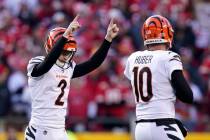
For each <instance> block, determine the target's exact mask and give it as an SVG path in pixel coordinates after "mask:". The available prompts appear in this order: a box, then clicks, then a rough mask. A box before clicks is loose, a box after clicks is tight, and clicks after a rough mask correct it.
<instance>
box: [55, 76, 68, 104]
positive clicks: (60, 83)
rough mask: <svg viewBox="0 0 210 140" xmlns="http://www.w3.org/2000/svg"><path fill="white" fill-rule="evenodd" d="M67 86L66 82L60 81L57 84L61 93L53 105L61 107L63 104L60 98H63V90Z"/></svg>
mask: <svg viewBox="0 0 210 140" xmlns="http://www.w3.org/2000/svg"><path fill="white" fill-rule="evenodd" d="M66 86H67V82H66V80H64V79H62V80H61V81H60V82H59V84H58V87H60V88H61V93H60V94H59V96H58V97H57V99H56V101H55V105H59V106H63V104H64V102H63V101H61V98H62V97H63V95H64V93H65V92H64V89H65V88H66Z"/></svg>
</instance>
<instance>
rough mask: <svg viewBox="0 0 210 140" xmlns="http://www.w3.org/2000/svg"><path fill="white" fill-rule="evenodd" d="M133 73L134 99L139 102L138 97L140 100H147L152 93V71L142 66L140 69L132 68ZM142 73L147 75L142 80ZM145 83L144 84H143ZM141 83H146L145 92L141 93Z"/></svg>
mask: <svg viewBox="0 0 210 140" xmlns="http://www.w3.org/2000/svg"><path fill="white" fill-rule="evenodd" d="M133 73H134V84H133V85H134V91H135V95H136V101H137V102H139V98H140V97H141V100H142V101H144V102H148V101H149V100H150V99H151V98H152V96H153V94H152V72H151V70H150V69H149V68H148V67H144V68H142V69H140V71H139V67H134V68H133ZM144 73H145V74H146V76H147V78H146V79H147V80H146V81H145V80H144V77H143V75H144ZM145 83H146V84H145ZM143 85H147V94H145V95H144V94H143Z"/></svg>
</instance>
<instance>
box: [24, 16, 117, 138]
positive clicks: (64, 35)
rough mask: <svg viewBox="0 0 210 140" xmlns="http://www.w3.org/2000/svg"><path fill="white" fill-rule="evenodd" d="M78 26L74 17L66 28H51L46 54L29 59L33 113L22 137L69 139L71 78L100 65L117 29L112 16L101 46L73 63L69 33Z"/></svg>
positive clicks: (75, 47) (74, 48) (29, 81)
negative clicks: (68, 108) (92, 53)
mask: <svg viewBox="0 0 210 140" xmlns="http://www.w3.org/2000/svg"><path fill="white" fill-rule="evenodd" d="M79 27H80V24H79V22H78V16H76V17H75V18H74V20H73V21H72V22H71V23H70V25H69V26H68V28H67V29H66V28H61V27H57V28H55V29H53V30H51V31H50V32H49V35H48V38H47V41H46V43H45V45H44V47H45V49H46V52H47V56H46V57H45V56H37V57H34V58H32V59H31V60H30V61H29V64H28V67H27V71H28V73H27V75H28V85H29V88H30V92H31V97H32V113H31V120H30V122H29V125H28V127H27V128H26V131H25V140H67V139H68V137H67V134H66V131H65V116H66V111H67V97H68V93H69V89H70V81H71V79H72V78H76V77H80V76H83V75H85V74H87V73H89V72H91V71H93V70H94V69H96V68H97V67H99V66H100V65H101V63H102V62H103V61H104V59H105V57H106V55H107V53H108V50H109V48H110V45H111V42H112V39H113V38H114V37H116V36H117V34H118V31H119V28H118V27H117V25H116V24H115V23H114V22H113V19H112V20H111V21H110V24H109V26H108V29H107V34H106V36H105V39H104V41H103V43H102V45H101V47H100V48H99V49H98V50H97V51H96V52H95V54H94V55H93V56H92V57H91V58H90V59H89V60H87V61H86V62H83V63H81V64H76V63H75V62H74V61H73V59H72V58H73V56H74V54H75V52H76V49H77V45H76V41H75V39H74V37H73V35H72V32H74V31H75V30H77V29H78V28H79Z"/></svg>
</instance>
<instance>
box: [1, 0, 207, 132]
mask: <svg viewBox="0 0 210 140" xmlns="http://www.w3.org/2000/svg"><path fill="white" fill-rule="evenodd" d="M76 13H80V16H81V17H80V19H79V22H80V23H81V25H82V27H81V29H80V30H79V31H78V32H77V33H76V34H75V38H76V40H77V44H78V51H77V53H76V56H75V61H76V62H77V63H80V62H83V61H84V60H86V59H87V58H88V57H89V56H90V54H92V53H93V52H94V51H95V50H96V49H97V47H99V46H100V43H101V42H102V41H103V39H104V36H105V33H106V28H107V24H108V22H109V20H110V17H115V21H116V22H117V24H118V25H119V27H120V34H119V36H118V37H117V38H116V39H115V40H114V42H113V44H112V48H111V50H110V51H109V55H108V57H107V59H106V61H105V62H104V63H103V65H102V66H101V67H100V68H99V69H97V70H95V71H93V72H92V73H90V74H89V75H88V76H84V77H81V78H79V79H74V80H72V83H71V89H70V94H69V108H68V115H69V116H70V117H69V118H68V117H67V123H66V124H67V128H71V129H72V130H75V131H86V130H88V131H103V130H116V129H118V130H119V129H120V130H123V131H124V130H125V131H129V130H130V125H129V124H130V122H132V121H134V117H133V116H134V115H135V103H134V98H133V95H132V91H131V87H130V84H129V81H128V80H127V79H126V78H125V77H124V75H123V70H124V65H125V61H126V58H127V57H128V55H129V54H130V53H132V52H133V51H136V50H143V49H145V48H144V47H143V42H142V38H141V36H140V31H141V30H140V29H141V25H142V23H143V22H144V20H145V19H146V17H148V16H150V15H152V14H161V15H163V16H165V17H167V18H169V20H170V21H171V22H172V24H173V27H174V30H175V37H174V47H173V51H175V52H178V53H179V54H180V55H181V57H182V61H183V66H184V68H185V76H186V78H187V80H188V82H189V84H190V86H191V88H192V90H193V94H194V99H195V103H194V105H193V106H188V105H185V104H182V103H181V102H179V101H178V102H177V104H176V109H177V110H176V111H177V118H179V119H181V120H182V121H183V122H184V123H185V125H186V126H187V128H188V129H189V130H190V131H210V123H208V122H210V77H209V76H210V25H209V23H210V17H209V14H210V2H208V0H194V1H193V0H0V57H1V59H0V123H1V124H4V125H5V124H6V126H7V125H8V126H9V125H13V124H18V125H14V126H16V127H19V128H18V129H21V128H20V126H24V125H25V124H26V122H27V121H28V120H29V118H30V95H29V91H28V89H27V77H26V66H27V63H28V61H29V59H30V58H31V57H34V56H37V55H45V50H44V47H43V44H44V41H45V36H46V33H47V32H48V31H49V29H51V28H53V27H55V26H63V27H66V26H67V25H68V23H69V22H70V21H71V20H72V18H73V17H74V16H75V14H76ZM154 86H155V85H154ZM2 121H3V122H4V123H2ZM4 125H3V126H4ZM1 130H2V128H1V129H0V131H1Z"/></svg>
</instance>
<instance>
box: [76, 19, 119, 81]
mask: <svg viewBox="0 0 210 140" xmlns="http://www.w3.org/2000/svg"><path fill="white" fill-rule="evenodd" d="M118 32H119V28H118V26H117V24H115V23H114V19H111V21H110V23H109V26H108V28H107V33H106V36H105V39H104V41H103V43H102V45H101V46H100V48H99V49H98V50H97V51H96V52H95V54H94V55H93V56H92V57H91V58H90V59H89V60H88V61H86V62H83V63H81V64H78V65H76V66H75V69H74V73H73V78H76V77H80V76H83V75H85V74H87V73H89V72H91V71H93V70H94V69H96V68H97V67H99V66H100V65H101V64H102V62H103V61H104V59H105V58H106V56H107V53H108V50H109V48H110V45H111V42H112V40H113V39H114V38H115V37H116V36H117V35H118Z"/></svg>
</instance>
